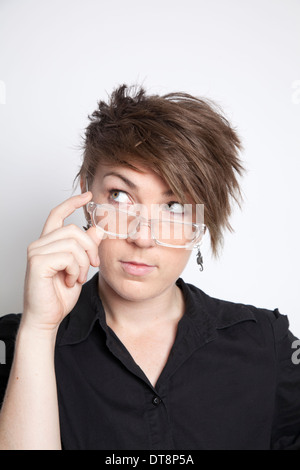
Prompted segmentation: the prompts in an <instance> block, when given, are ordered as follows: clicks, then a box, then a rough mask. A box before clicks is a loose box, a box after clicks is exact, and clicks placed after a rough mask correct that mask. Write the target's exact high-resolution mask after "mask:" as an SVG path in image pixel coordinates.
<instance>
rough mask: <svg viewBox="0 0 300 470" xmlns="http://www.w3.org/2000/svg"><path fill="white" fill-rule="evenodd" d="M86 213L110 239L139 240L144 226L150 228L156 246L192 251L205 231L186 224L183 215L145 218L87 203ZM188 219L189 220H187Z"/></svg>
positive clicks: (201, 227)
mask: <svg viewBox="0 0 300 470" xmlns="http://www.w3.org/2000/svg"><path fill="white" fill-rule="evenodd" d="M87 211H88V213H89V214H90V215H91V221H92V224H93V225H94V226H95V227H98V228H100V229H101V230H102V231H103V232H104V233H106V234H107V235H109V236H110V238H114V237H117V238H124V239H125V238H131V239H137V238H141V236H140V233H139V229H140V227H141V226H142V225H146V226H148V227H150V229H151V238H152V239H153V240H155V242H156V243H157V244H158V245H162V246H167V247H170V248H186V249H188V248H192V247H193V246H194V245H195V244H196V243H199V242H200V241H201V239H202V237H203V236H204V234H205V232H206V226H205V225H204V224H203V223H201V224H200V223H199V224H198V223H193V222H191V221H189V219H191V217H190V216H186V214H183V213H170V212H169V213H168V214H162V213H159V217H158V218H153V219H147V218H145V217H142V216H141V215H137V214H136V212H134V211H133V210H132V209H131V210H128V209H120V208H116V207H114V206H113V205H112V204H96V203H95V202H89V203H88V204H87ZM187 220H188V221H187Z"/></svg>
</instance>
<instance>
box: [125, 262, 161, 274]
mask: <svg viewBox="0 0 300 470" xmlns="http://www.w3.org/2000/svg"><path fill="white" fill-rule="evenodd" d="M120 263H121V266H122V268H123V270H124V271H125V272H126V273H127V274H130V275H132V276H145V275H146V274H150V273H151V272H152V271H154V269H155V268H156V266H154V265H149V264H145V263H138V262H137V261H120Z"/></svg>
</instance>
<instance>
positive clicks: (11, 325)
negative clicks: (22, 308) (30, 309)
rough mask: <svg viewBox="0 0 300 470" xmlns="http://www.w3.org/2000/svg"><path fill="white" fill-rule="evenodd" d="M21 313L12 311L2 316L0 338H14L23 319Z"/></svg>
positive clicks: (0, 318) (0, 319)
mask: <svg viewBox="0 0 300 470" xmlns="http://www.w3.org/2000/svg"><path fill="white" fill-rule="evenodd" d="M21 316H22V314H21V313H10V314H8V315H3V316H2V317H0V340H2V341H4V340H10V339H14V337H15V335H16V333H17V331H18V328H19V325H20V321H21Z"/></svg>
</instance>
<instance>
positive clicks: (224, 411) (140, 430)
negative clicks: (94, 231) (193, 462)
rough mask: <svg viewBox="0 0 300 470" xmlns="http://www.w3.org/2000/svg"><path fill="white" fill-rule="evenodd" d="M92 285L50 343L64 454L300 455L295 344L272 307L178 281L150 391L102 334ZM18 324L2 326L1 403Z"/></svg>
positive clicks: (120, 348) (1, 322)
mask: <svg viewBox="0 0 300 470" xmlns="http://www.w3.org/2000/svg"><path fill="white" fill-rule="evenodd" d="M97 283H98V274H96V275H95V276H94V277H93V278H92V279H91V280H90V281H88V282H87V283H86V284H85V285H84V286H83V289H82V292H81V295H80V297H79V300H78V302H77V304H76V306H75V308H74V309H73V310H72V312H71V313H70V314H69V315H68V316H67V317H66V318H65V319H64V321H63V322H62V323H61V325H60V328H59V331H58V335H57V341H56V349H55V367H56V377H57V390H58V402H59V412H60V426H61V440H62V446H63V448H64V449H105V450H131V449H135V450H140V449H148V450H170V451H171V450H179V449H180V450H195V449H200V450H201V449H226V450H229V449H233V450H239V449H242V450H246V449H250V450H255V449H267V450H268V449H298V450H299V449H300V364H297V362H299V361H295V360H293V356H294V357H295V350H294V349H293V347H294V345H295V343H294V345H293V342H294V341H295V340H296V338H295V337H294V336H293V335H292V333H291V332H290V331H289V329H288V328H289V323H288V319H287V317H286V316H284V315H281V314H280V313H279V311H278V309H275V310H274V311H272V310H266V309H260V308H256V307H254V306H251V305H243V304H238V303H232V302H228V301H224V300H218V299H215V298H212V297H210V296H208V295H207V294H205V293H204V292H203V291H201V290H200V289H199V288H197V287H195V286H193V285H191V284H187V283H185V282H184V281H183V279H181V278H179V279H178V280H177V281H176V284H177V286H178V287H179V288H180V289H182V291H183V294H184V299H185V305H186V309H185V314H184V315H183V317H182V319H181V320H180V322H179V324H178V331H177V336H176V339H175V342H174V345H173V347H172V350H171V353H170V356H169V358H168V361H167V364H166V365H165V367H164V369H163V371H162V373H161V375H160V377H159V379H158V381H157V383H156V386H155V387H153V386H152V385H151V383H150V382H149V380H148V379H147V377H146V376H145V374H144V373H143V371H142V370H141V368H140V367H139V366H138V364H137V363H136V362H135V361H134V360H133V358H132V356H131V355H130V354H129V352H128V351H127V349H126V348H125V346H124V345H123V344H122V343H121V341H120V340H119V339H118V337H117V336H116V335H115V333H114V332H113V331H112V330H111V329H110V328H109V327H108V326H107V324H106V321H105V312H104V309H103V306H102V303H101V300H100V298H99V295H98V290H97ZM19 321H20V314H10V315H6V316H3V317H1V318H0V341H2V346H3V344H4V345H5V360H3V358H2V364H0V403H1V402H2V399H3V395H4V392H5V388H6V384H7V380H8V376H9V371H10V367H11V362H12V358H13V348H14V340H15V335H16V332H17V329H18V325H19ZM2 355H3V348H2Z"/></svg>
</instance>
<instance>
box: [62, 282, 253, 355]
mask: <svg viewBox="0 0 300 470" xmlns="http://www.w3.org/2000/svg"><path fill="white" fill-rule="evenodd" d="M98 276H99V273H96V274H95V275H94V276H93V277H92V278H91V279H90V280H89V281H88V282H87V283H86V284H84V286H83V288H82V291H81V294H80V296H79V299H78V302H77V304H76V305H75V307H74V309H73V310H72V311H71V312H70V314H69V315H67V317H66V318H65V319H64V320H63V322H62V323H61V325H60V328H59V331H58V336H57V343H58V345H59V346H64V345H71V344H76V343H79V342H81V341H84V340H85V339H86V338H87V337H88V336H89V334H90V332H91V331H92V329H93V327H94V324H95V322H96V321H97V320H98V321H99V322H100V324H101V326H102V328H103V329H104V330H105V331H107V325H106V320H105V311H104V308H103V305H102V302H101V299H100V297H99V294H98ZM176 285H177V286H178V287H179V288H180V289H181V290H182V292H183V296H184V301H185V314H184V316H183V318H182V319H181V322H182V321H183V322H186V323H188V324H190V326H191V328H190V330H191V331H193V333H194V335H195V336H196V337H198V339H200V340H201V342H202V343H206V342H208V341H211V340H212V339H214V338H215V337H216V333H217V332H216V330H219V329H224V328H228V327H230V326H233V325H235V324H236V323H240V322H243V321H249V320H250V321H251V320H252V321H256V319H255V317H254V314H253V312H252V311H251V309H250V308H249V307H248V306H246V305H244V304H237V303H233V302H228V301H225V300H219V299H216V298H213V297H210V296H209V295H207V294H205V293H204V292H203V291H202V290H201V289H199V288H198V287H196V286H194V285H192V284H188V283H186V282H185V281H184V280H183V279H182V278H178V279H177V281H176Z"/></svg>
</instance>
